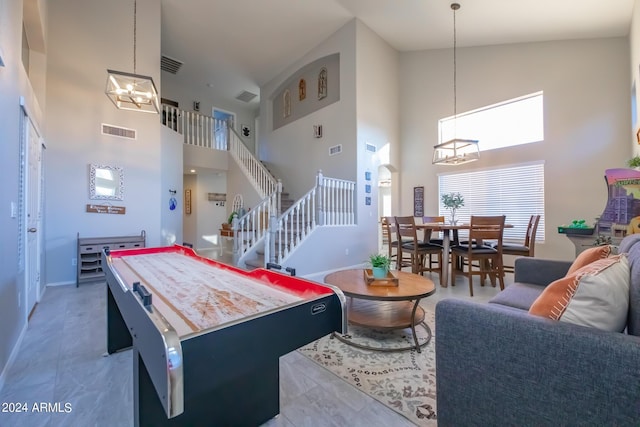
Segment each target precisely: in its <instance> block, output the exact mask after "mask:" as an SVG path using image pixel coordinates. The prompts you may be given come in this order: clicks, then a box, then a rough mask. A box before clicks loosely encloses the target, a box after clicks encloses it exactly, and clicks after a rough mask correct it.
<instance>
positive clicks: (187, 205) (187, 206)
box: [184, 190, 191, 215]
mask: <svg viewBox="0 0 640 427" xmlns="http://www.w3.org/2000/svg"><path fill="white" fill-rule="evenodd" d="M184 213H185V214H187V215H188V214H190V213H191V190H184Z"/></svg>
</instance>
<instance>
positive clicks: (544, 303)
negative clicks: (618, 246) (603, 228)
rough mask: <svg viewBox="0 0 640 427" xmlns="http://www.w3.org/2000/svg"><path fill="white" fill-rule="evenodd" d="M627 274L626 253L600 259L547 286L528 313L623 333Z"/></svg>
mask: <svg viewBox="0 0 640 427" xmlns="http://www.w3.org/2000/svg"><path fill="white" fill-rule="evenodd" d="M629 275H630V269H629V262H628V261H627V257H626V255H625V254H621V255H616V256H613V257H610V258H605V259H600V260H598V261H595V262H593V263H591V264H589V265H586V266H584V267H582V268H581V269H579V270H577V271H576V272H574V273H573V274H570V275H567V276H565V277H563V278H562V279H558V280H556V281H555V282H553V283H551V284H550V285H549V286H547V287H546V288H545V290H544V291H542V293H541V294H540V296H539V297H538V298H537V299H536V300H535V301H534V302H533V304H532V305H531V308H530V309H529V313H530V314H534V315H537V316H543V317H548V318H550V319H553V320H559V321H561V322H568V323H574V324H576V325H582V326H589V327H592V328H598V329H602V330H605V331H612V332H622V331H623V330H624V328H625V326H626V324H627V313H628V311H629V281H630V279H629Z"/></svg>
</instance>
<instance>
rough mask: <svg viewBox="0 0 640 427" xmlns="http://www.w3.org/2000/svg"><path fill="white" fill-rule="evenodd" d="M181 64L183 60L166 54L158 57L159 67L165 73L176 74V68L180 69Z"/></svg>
mask: <svg viewBox="0 0 640 427" xmlns="http://www.w3.org/2000/svg"><path fill="white" fill-rule="evenodd" d="M182 64H184V62H182V61H178V60H177V59H174V58H170V57H168V56H166V55H162V58H160V69H161V70H162V71H166V72H167V73H171V74H176V73H177V72H178V70H180V67H182Z"/></svg>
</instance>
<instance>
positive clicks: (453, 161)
mask: <svg viewBox="0 0 640 427" xmlns="http://www.w3.org/2000/svg"><path fill="white" fill-rule="evenodd" d="M458 9H460V4H458V3H451V10H453V128H454V134H453V139H452V140H449V141H447V142H443V143H442V144H438V145H436V146H434V147H433V160H432V163H433V164H434V165H461V164H464V163H469V162H473V161H475V160H478V159H479V158H480V150H479V148H478V141H477V140H474V139H459V138H458V137H457V129H456V120H457V70H456V67H457V63H456V47H457V39H456V10H458Z"/></svg>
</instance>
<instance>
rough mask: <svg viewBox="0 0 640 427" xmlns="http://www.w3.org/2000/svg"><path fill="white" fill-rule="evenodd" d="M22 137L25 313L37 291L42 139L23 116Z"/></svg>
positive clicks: (33, 300) (36, 295)
mask: <svg viewBox="0 0 640 427" xmlns="http://www.w3.org/2000/svg"><path fill="white" fill-rule="evenodd" d="M25 128H26V129H25V133H24V135H25V139H26V147H27V153H26V160H27V167H26V177H25V178H26V179H25V184H26V185H25V199H24V200H25V202H26V204H25V213H26V219H25V224H26V238H25V241H26V251H25V255H26V260H25V267H26V275H25V286H26V289H25V302H26V305H25V306H26V314H27V316H29V314H30V313H31V311H32V310H33V308H34V307H35V304H36V302H38V298H39V295H40V242H41V236H42V230H41V228H42V209H41V206H42V198H41V170H42V167H41V166H42V143H41V142H40V136H39V135H38V132H37V131H36V128H35V126H34V125H33V122H32V121H31V120H30V119H29V118H28V117H27V120H25Z"/></svg>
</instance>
